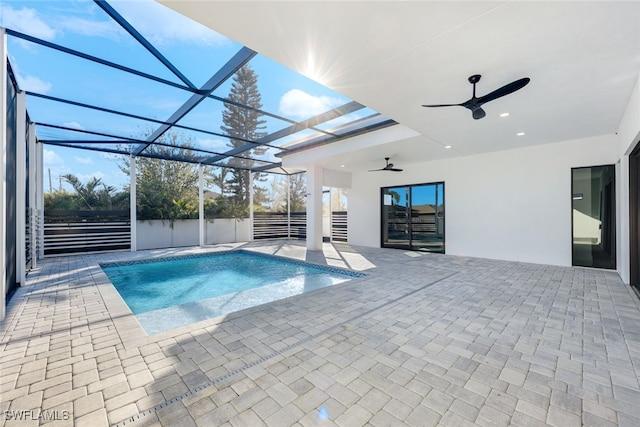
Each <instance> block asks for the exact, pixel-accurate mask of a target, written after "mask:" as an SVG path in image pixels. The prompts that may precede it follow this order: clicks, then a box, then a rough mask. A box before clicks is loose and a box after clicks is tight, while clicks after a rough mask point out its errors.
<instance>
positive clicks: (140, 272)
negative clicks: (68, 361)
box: [101, 250, 364, 333]
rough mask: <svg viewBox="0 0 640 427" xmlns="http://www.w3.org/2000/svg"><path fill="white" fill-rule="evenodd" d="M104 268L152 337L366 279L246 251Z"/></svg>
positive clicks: (359, 275)
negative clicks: (152, 334)
mask: <svg viewBox="0 0 640 427" xmlns="http://www.w3.org/2000/svg"><path fill="white" fill-rule="evenodd" d="M101 267H102V269H103V270H104V272H105V273H106V275H107V277H108V278H109V280H110V281H111V283H112V284H113V285H114V286H115V288H116V289H117V290H118V292H119V293H120V295H121V296H122V299H123V300H124V301H125V302H126V303H127V305H128V306H129V308H130V309H131V311H132V313H133V314H134V315H136V318H137V319H138V321H139V322H140V323H141V324H142V326H143V327H144V329H145V330H146V331H147V332H148V333H155V332H159V331H161V330H167V329H171V328H173V327H177V326H181V325H184V324H188V323H192V322H194V321H198V320H203V319H205V318H210V317H215V316H219V315H222V314H227V313H231V312H233V311H237V310H240V309H243V308H248V307H252V306H255V305H259V304H263V303H265V302H271V301H274V300H277V299H281V298H286V297H288V296H292V295H297V294H301V293H304V292H309V291H312V290H315V289H320V288H323V287H326V286H332V285H335V284H338V283H342V282H345V281H348V280H351V279H353V278H356V277H362V276H364V275H363V274H362V273H356V272H352V271H348V270H342V269H337V268H333V267H325V266H319V265H314V264H309V263H305V262H301V261H294V260H288V259H284V258H280V257H274V256H269V255H263V254H256V253H251V252H247V251H242V250H234V251H229V252H218V253H213V254H207V255H191V256H185V257H173V258H165V259H154V260H146V261H130V262H121V263H107V264H101Z"/></svg>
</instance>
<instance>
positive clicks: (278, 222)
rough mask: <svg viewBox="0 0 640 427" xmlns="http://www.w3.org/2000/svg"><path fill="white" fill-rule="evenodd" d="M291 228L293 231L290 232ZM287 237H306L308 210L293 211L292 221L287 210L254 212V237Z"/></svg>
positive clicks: (257, 238)
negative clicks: (288, 217)
mask: <svg viewBox="0 0 640 427" xmlns="http://www.w3.org/2000/svg"><path fill="white" fill-rule="evenodd" d="M289 227H290V228H289ZM289 230H291V231H290V232H289ZM287 237H291V238H292V239H306V237H307V213H306V212H291V223H289V221H288V220H287V213H286V212H284V213H281V212H254V213H253V238H254V239H256V240H259V239H281V238H287Z"/></svg>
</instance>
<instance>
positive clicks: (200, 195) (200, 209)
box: [198, 163, 205, 246]
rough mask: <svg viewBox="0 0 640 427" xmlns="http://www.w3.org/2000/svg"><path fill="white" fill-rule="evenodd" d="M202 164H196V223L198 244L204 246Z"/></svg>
mask: <svg viewBox="0 0 640 427" xmlns="http://www.w3.org/2000/svg"><path fill="white" fill-rule="evenodd" d="M204 221H205V220H204V166H203V165H202V163H200V164H199V165H198V225H199V234H200V246H204V244H205V242H204V240H205V239H204V237H205V233H204V232H205V230H204V225H205V224H204Z"/></svg>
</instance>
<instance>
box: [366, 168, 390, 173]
mask: <svg viewBox="0 0 640 427" xmlns="http://www.w3.org/2000/svg"><path fill="white" fill-rule="evenodd" d="M386 170H387V169H386V168H382V169H369V172H380V171H386Z"/></svg>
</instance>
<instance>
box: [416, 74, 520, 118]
mask: <svg viewBox="0 0 640 427" xmlns="http://www.w3.org/2000/svg"><path fill="white" fill-rule="evenodd" d="M480 77H482V76H481V75H480V74H474V75H473V76H471V77H469V83H471V84H472V85H473V96H472V97H471V99H469V100H467V101H465V102H463V103H461V104H435V105H423V107H464V108H468V109H469V110H471V113H472V115H473V118H474V119H476V120H478V119H481V118H483V117H484V116H486V115H487V113H485V112H484V110H483V109H482V104H485V103H487V102H489V101H493V100H494V99H498V98H501V97H503V96H505V95H509V94H510V93H513V92H515V91H517V90H520V89H522V88H523V87H525V86H526V85H527V84H529V81H530V80H531V79H530V78H529V77H524V78H522V79H519V80H516V81H513V82H511V83H509V84H507V85H504V86H502V87H501V88H499V89H496V90H494V91H493V92H490V93H488V94H486V95H484V96H481V97H479V98H477V97H476V83H478V82H479V81H480Z"/></svg>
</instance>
